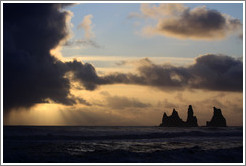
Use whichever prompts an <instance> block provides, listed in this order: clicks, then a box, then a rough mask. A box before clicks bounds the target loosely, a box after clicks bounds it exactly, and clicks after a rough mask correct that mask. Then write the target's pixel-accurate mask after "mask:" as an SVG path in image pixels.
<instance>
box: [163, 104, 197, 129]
mask: <svg viewBox="0 0 246 166" xmlns="http://www.w3.org/2000/svg"><path fill="white" fill-rule="evenodd" d="M193 114H194V113H193V109H192V106H191V105H189V108H188V116H187V121H186V122H184V121H183V120H182V119H181V118H180V117H179V115H178V112H177V111H176V110H175V109H173V112H172V115H170V116H167V114H166V113H165V112H164V114H163V117H162V123H161V124H160V126H161V127H197V126H198V124H197V118H196V117H195V116H193Z"/></svg>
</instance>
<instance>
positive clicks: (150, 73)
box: [100, 54, 243, 91]
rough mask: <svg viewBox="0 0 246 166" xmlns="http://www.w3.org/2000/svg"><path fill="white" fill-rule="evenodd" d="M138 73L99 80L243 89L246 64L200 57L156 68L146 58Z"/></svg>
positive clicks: (226, 58)
mask: <svg viewBox="0 0 246 166" xmlns="http://www.w3.org/2000/svg"><path fill="white" fill-rule="evenodd" d="M137 71H138V74H131V73H128V74H123V73H114V74H110V75H107V76H104V77H102V78H100V79H101V81H100V83H102V84H104V83H105V84H110V83H125V84H139V85H148V86H153V87H157V88H160V89H163V90H178V89H204V90H215V91H242V90H243V63H242V61H240V60H237V59H235V58H232V57H229V56H226V55H214V54H207V55H203V56H199V57H197V58H196V59H195V63H194V64H192V65H190V66H188V67H182V66H181V67H176V66H172V65H170V64H165V65H156V64H153V63H152V62H151V61H150V60H149V59H147V58H146V59H143V60H142V63H141V65H140V66H139V67H138V68H137Z"/></svg>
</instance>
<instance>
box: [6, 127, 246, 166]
mask: <svg viewBox="0 0 246 166" xmlns="http://www.w3.org/2000/svg"><path fill="white" fill-rule="evenodd" d="M3 162H4V163H241V162H243V127H225V128H207V127H194V128H175V127H171V128H165V127H155V126H153V127H109V126H106V127H102V126H101V127H82V126H4V127H3Z"/></svg>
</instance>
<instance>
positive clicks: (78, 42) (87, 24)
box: [63, 14, 100, 48]
mask: <svg viewBox="0 0 246 166" xmlns="http://www.w3.org/2000/svg"><path fill="white" fill-rule="evenodd" d="M92 18H93V15H91V14H89V15H86V16H84V18H83V21H82V22H81V23H80V24H79V25H78V27H77V28H78V29H83V31H84V37H82V39H71V40H69V41H66V42H65V43H64V44H63V46H68V47H71V46H75V47H78V46H84V47H88V46H92V47H95V48H100V46H99V44H98V43H97V42H96V41H94V40H93V38H95V34H94V32H93V31H92V28H93V25H92Z"/></svg>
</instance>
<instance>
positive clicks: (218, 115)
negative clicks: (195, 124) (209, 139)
mask: <svg viewBox="0 0 246 166" xmlns="http://www.w3.org/2000/svg"><path fill="white" fill-rule="evenodd" d="M206 126H207V127H226V119H225V118H224V116H223V115H222V112H221V109H217V108H216V107H214V115H213V117H212V119H211V121H210V122H208V121H207V125H206Z"/></svg>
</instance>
